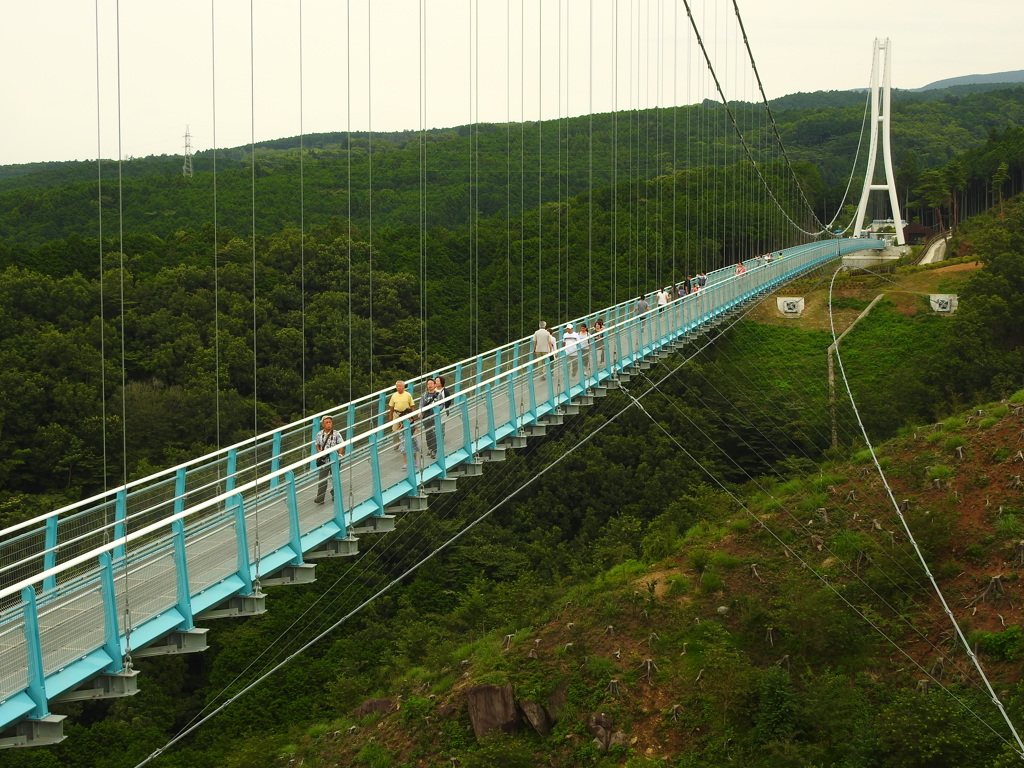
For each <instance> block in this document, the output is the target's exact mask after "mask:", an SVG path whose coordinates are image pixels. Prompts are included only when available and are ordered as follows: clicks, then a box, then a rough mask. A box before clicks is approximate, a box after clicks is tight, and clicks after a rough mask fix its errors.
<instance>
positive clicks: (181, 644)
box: [132, 628, 210, 659]
mask: <svg viewBox="0 0 1024 768" xmlns="http://www.w3.org/2000/svg"><path fill="white" fill-rule="evenodd" d="M208 631H209V630H208V629H206V628H196V629H186V630H178V631H176V632H171V633H170V634H169V635H165V636H164V637H161V638H160V639H159V640H158V641H157V643H153V644H151V645H147V646H146V647H145V648H139V649H137V650H133V651H132V658H136V659H144V658H147V657H149V656H175V655H177V654H179V653H199V652H201V651H205V650H206V649H207V648H209V647H210V646H209V645H208V644H207V642H206V633H207V632H208Z"/></svg>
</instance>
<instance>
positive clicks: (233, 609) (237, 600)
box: [196, 581, 267, 620]
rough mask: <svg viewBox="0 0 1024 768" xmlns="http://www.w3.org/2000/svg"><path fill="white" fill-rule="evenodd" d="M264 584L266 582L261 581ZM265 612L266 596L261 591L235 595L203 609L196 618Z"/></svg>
mask: <svg viewBox="0 0 1024 768" xmlns="http://www.w3.org/2000/svg"><path fill="white" fill-rule="evenodd" d="M262 583H263V584H266V582H265V581H264V582H262ZM266 612H267V596H266V595H265V594H263V593H262V592H253V593H252V594H251V595H235V596H234V597H230V598H228V599H227V600H225V601H224V602H223V603H221V604H220V605H219V606H218V607H216V608H211V609H209V610H207V611H203V612H202V613H200V614H199V615H198V616H196V618H197V619H202V620H206V619H231V618H235V617H239V616H260V615H262V614H264V613H266Z"/></svg>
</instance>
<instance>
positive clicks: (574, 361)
mask: <svg viewBox="0 0 1024 768" xmlns="http://www.w3.org/2000/svg"><path fill="white" fill-rule="evenodd" d="M579 344H580V335H579V334H578V333H576V330H575V329H574V328H573V327H572V323H567V324H566V326H565V333H563V334H562V345H563V346H564V347H565V355H566V357H568V358H569V375H570V376H571V377H572V378H576V375H577V373H578V372H579V360H578V357H577V353H576V347H578V346H579Z"/></svg>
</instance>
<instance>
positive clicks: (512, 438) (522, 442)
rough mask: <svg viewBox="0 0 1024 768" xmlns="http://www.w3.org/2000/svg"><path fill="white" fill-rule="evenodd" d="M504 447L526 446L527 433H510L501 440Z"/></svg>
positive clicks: (516, 447)
mask: <svg viewBox="0 0 1024 768" xmlns="http://www.w3.org/2000/svg"><path fill="white" fill-rule="evenodd" d="M499 445H501V446H502V447H503V448H512V449H522V448H525V447H526V435H509V436H508V437H506V438H504V439H503V440H501V441H500V442H499Z"/></svg>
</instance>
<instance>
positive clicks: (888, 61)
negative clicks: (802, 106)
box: [853, 37, 904, 245]
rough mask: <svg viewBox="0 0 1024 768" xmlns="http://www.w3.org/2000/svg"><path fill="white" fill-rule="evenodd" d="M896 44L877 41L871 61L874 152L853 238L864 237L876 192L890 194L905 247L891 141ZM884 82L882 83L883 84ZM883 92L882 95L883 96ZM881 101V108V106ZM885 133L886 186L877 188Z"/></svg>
mask: <svg viewBox="0 0 1024 768" xmlns="http://www.w3.org/2000/svg"><path fill="white" fill-rule="evenodd" d="M883 51H884V52H885V60H884V63H883V66H884V68H885V73H884V75H882V76H881V78H880V77H879V74H880V73H879V60H880V58H881V54H882V52H883ZM891 54H892V43H891V42H890V41H889V38H886V39H885V40H884V41H883V40H879V39H878V38H877V37H876V38H875V47H874V55H873V57H872V61H871V148H870V150H869V151H868V169H867V173H866V174H865V175H864V189H863V190H862V191H861V193H860V204H859V205H858V206H857V218H856V219H854V227H855V230H854V232H853V236H854V237H857V236H858V235H859V234H860V231H861V228H862V227H863V226H864V216H865V214H866V213H867V210H868V195H869V194H870V193H871V192H874V191H876V190H879V191H881V190H888V191H889V205H890V206H892V220H893V226H894V227H895V229H896V244H897V245H903V244H904V239H903V217H902V215H901V214H900V201H899V198H898V197H897V196H896V181H895V179H894V178H893V173H892V141H891V140H890V138H889V109H890V98H889V82H890V79H891V77H890V76H891V73H892V56H891ZM879 80H881V83H879ZM879 91H881V93H879ZM879 100H881V104H879ZM879 130H881V133H882V154H883V156H884V158H885V184H874V183H873V182H874V180H875V161H876V160H877V159H878V133H879Z"/></svg>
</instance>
